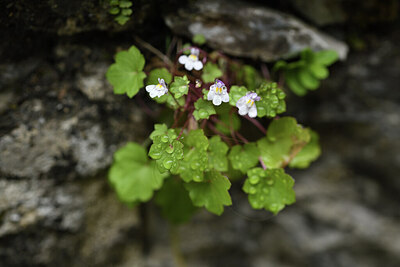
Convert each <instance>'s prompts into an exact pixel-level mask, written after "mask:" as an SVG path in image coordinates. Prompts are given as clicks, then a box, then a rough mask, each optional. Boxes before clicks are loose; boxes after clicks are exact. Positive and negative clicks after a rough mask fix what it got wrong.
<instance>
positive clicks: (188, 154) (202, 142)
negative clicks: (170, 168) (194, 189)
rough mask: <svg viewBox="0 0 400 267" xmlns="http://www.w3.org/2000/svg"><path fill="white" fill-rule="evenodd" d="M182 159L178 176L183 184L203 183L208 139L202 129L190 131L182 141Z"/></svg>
mask: <svg viewBox="0 0 400 267" xmlns="http://www.w3.org/2000/svg"><path fill="white" fill-rule="evenodd" d="M183 142H184V144H185V149H184V157H183V160H181V162H180V168H179V174H180V176H181V178H182V179H183V180H184V181H185V182H190V181H195V182H201V181H204V171H205V170H206V169H207V168H208V153H207V148H208V145H209V144H208V139H207V137H206V136H205V135H204V132H203V130H202V129H198V130H192V131H190V132H189V134H188V135H187V137H186V138H184V140H183Z"/></svg>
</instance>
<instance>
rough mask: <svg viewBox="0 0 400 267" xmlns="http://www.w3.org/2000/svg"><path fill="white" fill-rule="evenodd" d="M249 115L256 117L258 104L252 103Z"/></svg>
mask: <svg viewBox="0 0 400 267" xmlns="http://www.w3.org/2000/svg"><path fill="white" fill-rule="evenodd" d="M249 117H250V118H255V117H257V107H256V105H255V104H254V105H252V106H251V108H250V109H249Z"/></svg>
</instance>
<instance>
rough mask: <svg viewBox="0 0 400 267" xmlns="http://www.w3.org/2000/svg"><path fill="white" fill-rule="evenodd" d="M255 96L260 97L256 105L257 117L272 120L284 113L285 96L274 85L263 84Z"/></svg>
mask: <svg viewBox="0 0 400 267" xmlns="http://www.w3.org/2000/svg"><path fill="white" fill-rule="evenodd" d="M257 94H258V95H259V96H260V97H261V99H260V101H258V102H257V104H256V106H257V116H258V117H260V118H261V117H264V116H268V117H271V118H273V117H275V116H276V115H277V114H280V113H283V112H285V111H286V102H285V97H286V94H285V93H284V92H283V91H282V90H281V89H280V88H278V85H277V84H276V83H263V84H262V85H261V87H260V88H259V89H258V90H257Z"/></svg>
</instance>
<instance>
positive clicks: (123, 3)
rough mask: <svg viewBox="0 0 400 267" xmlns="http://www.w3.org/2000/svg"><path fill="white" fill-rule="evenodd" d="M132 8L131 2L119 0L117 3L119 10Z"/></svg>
mask: <svg viewBox="0 0 400 267" xmlns="http://www.w3.org/2000/svg"><path fill="white" fill-rule="evenodd" d="M131 6H132V2H131V1H126V0H120V1H119V7H121V8H128V7H131Z"/></svg>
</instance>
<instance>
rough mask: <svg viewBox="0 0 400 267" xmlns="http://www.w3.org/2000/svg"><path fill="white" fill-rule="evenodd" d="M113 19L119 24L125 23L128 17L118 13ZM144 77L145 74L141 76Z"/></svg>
mask: <svg viewBox="0 0 400 267" xmlns="http://www.w3.org/2000/svg"><path fill="white" fill-rule="evenodd" d="M114 20H115V21H116V22H117V23H118V24H119V25H125V23H127V22H128V20H129V17H127V16H124V15H119V16H118V17H116V18H114ZM144 78H146V76H144V77H143V79H144Z"/></svg>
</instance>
